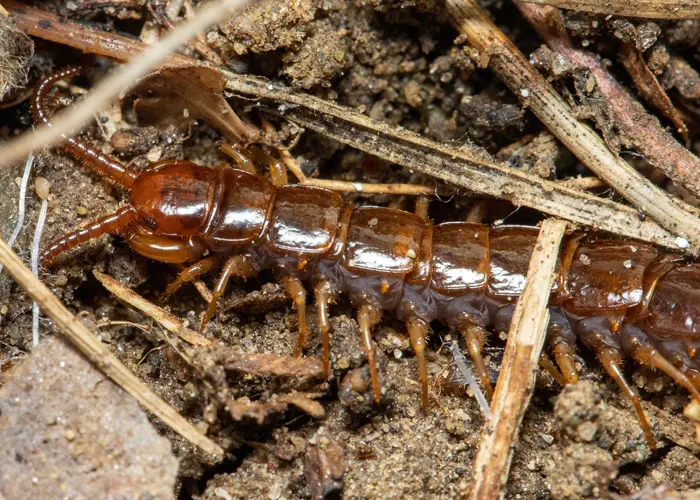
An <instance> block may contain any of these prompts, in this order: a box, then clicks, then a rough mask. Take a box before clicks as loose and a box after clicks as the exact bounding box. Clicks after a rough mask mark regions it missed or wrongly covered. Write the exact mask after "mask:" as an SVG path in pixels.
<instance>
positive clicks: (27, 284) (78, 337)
mask: <svg viewBox="0 0 700 500" xmlns="http://www.w3.org/2000/svg"><path fill="white" fill-rule="evenodd" d="M0 262H2V263H3V264H4V265H5V267H6V268H7V271H8V272H9V273H10V274H11V275H12V277H13V278H14V279H15V281H16V282H17V284H18V285H19V286H21V287H22V288H23V289H24V290H25V291H26V292H27V293H28V294H29V296H30V297H31V298H32V299H33V300H34V301H36V302H38V303H39V305H40V307H41V309H42V310H43V311H44V313H45V314H46V315H47V316H48V317H49V318H51V320H52V321H53V322H54V323H55V324H56V325H57V326H58V328H59V329H60V330H61V332H62V333H63V334H64V335H65V336H66V337H67V338H68V339H69V340H70V341H71V342H72V343H73V344H74V345H75V346H76V347H77V348H78V350H79V351H80V352H82V353H83V354H84V355H85V357H87V358H88V359H89V360H90V361H91V362H92V363H94V364H95V366H97V367H98V368H99V369H100V370H101V371H102V372H103V373H104V374H105V375H107V376H108V377H110V378H111V379H112V380H113V381H114V382H115V383H116V384H117V385H119V386H120V387H121V388H122V389H124V390H125V391H126V392H128V393H129V394H131V395H132V396H133V397H134V398H135V399H136V400H137V401H138V402H139V403H141V404H142V405H143V406H144V407H145V408H146V409H147V410H149V411H150V412H152V413H153V414H154V415H155V416H156V417H158V418H159V419H161V420H162V421H163V423H165V424H166V425H168V426H169V427H170V428H171V429H173V430H174V431H175V432H177V433H178V434H180V435H181V436H182V437H184V438H185V439H187V440H188V441H189V442H191V443H192V444H194V445H196V446H198V447H200V448H201V449H202V450H204V451H205V452H207V453H211V454H212V455H217V456H222V455H223V454H224V450H223V449H221V447H220V446H219V445H217V444H216V443H215V442H213V441H212V440H210V439H209V438H207V437H206V436H204V435H202V434H201V433H200V432H199V431H198V430H197V429H196V428H195V427H194V426H193V425H192V424H190V423H189V422H188V421H187V420H185V419H184V418H183V417H182V416H181V415H180V414H179V413H178V412H177V411H175V409H173V408H172V407H170V406H169V405H168V404H167V403H166V402H165V401H163V400H162V399H160V398H159V397H158V396H157V395H156V394H155V393H153V392H152V391H151V390H150V389H149V388H148V387H147V386H146V385H144V384H143V382H141V381H140V380H139V379H138V378H137V377H136V376H135V375H134V374H133V373H132V372H131V371H129V369H128V368H127V367H126V366H124V365H123V364H122V362H121V361H119V359H118V358H117V357H116V356H115V355H114V354H112V353H111V352H110V351H109V349H107V347H105V346H104V345H103V344H102V343H101V342H100V341H99V340H97V338H96V337H95V336H94V335H93V333H92V332H90V331H89V330H88V329H87V328H86V327H85V325H83V324H82V323H81V322H80V321H79V320H78V319H77V318H76V317H75V316H73V315H72V314H71V313H70V311H68V309H66V307H65V306H64V305H63V304H61V302H60V301H59V300H58V299H57V298H56V297H55V296H54V295H53V294H52V293H51V291H50V290H49V289H48V288H47V287H46V285H44V284H43V283H42V282H41V281H39V280H38V279H37V278H36V277H34V275H33V274H32V272H31V271H30V270H29V269H28V268H27V266H25V265H24V264H23V263H22V261H21V260H20V259H19V257H18V256H17V254H16V253H14V252H13V251H12V250H11V249H10V248H9V247H8V246H7V244H6V243H5V242H4V241H2V240H0Z"/></svg>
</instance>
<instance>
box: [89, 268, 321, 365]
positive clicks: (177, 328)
mask: <svg viewBox="0 0 700 500" xmlns="http://www.w3.org/2000/svg"><path fill="white" fill-rule="evenodd" d="M93 274H94V275H95V277H96V278H97V280H98V281H99V282H100V283H102V285H103V286H104V287H105V288H106V289H107V290H109V291H110V292H111V293H113V294H114V295H115V296H116V297H117V298H118V299H120V300H122V301H124V302H126V303H127V304H129V305H130V306H132V307H134V308H135V309H138V310H139V311H141V312H142V313H144V314H146V315H147V316H149V317H151V318H153V319H154V320H155V321H157V322H158V323H160V325H161V326H163V327H164V328H165V329H166V330H168V331H170V332H172V333H174V334H176V335H177V336H178V337H179V338H180V339H181V340H184V341H185V342H187V343H189V344H192V345H194V346H196V347H201V348H206V347H214V348H216V349H217V350H218V351H220V352H221V353H223V352H226V353H227V355H226V356H220V358H221V359H222V361H221V363H222V365H223V366H225V367H226V369H227V370H234V371H240V372H244V373H250V374H253V375H261V376H262V375H273V376H278V377H312V378H314V377H320V376H321V375H323V364H322V363H321V360H319V359H308V358H289V357H287V356H278V355H276V354H255V353H246V354H245V355H244V356H243V355H241V354H240V353H237V352H229V351H230V350H229V349H228V348H226V347H224V346H221V345H218V344H217V345H215V344H214V343H213V342H211V341H210V340H209V339H207V338H206V337H203V336H202V335H201V334H199V333H197V332H195V331H194V330H190V329H189V328H187V327H184V326H182V324H181V323H180V322H179V321H177V319H175V318H174V317H173V316H172V315H170V314H168V313H167V312H165V311H163V310H162V309H161V308H160V307H158V306H156V305H155V304H153V303H151V302H149V301H148V300H146V299H144V298H143V297H141V296H140V295H138V294H137V293H136V292H134V291H133V290H131V289H129V288H127V287H125V286H124V285H122V284H121V283H119V282H118V281H117V280H115V279H114V278H112V277H111V276H108V275H106V274H104V273H101V272H99V271H93ZM164 340H165V341H166V342H169V343H170V344H171V345H172V342H171V341H170V339H168V338H167V337H166V338H164ZM174 347H175V346H174ZM177 347H178V348H179V349H180V351H182V352H181V354H182V355H184V357H185V358H186V359H187V360H188V361H190V362H192V363H195V364H196V361H194V360H193V359H192V357H193V356H194V352H193V351H192V350H191V349H187V348H185V347H184V346H177ZM188 358H189V359H188ZM203 371H204V370H203Z"/></svg>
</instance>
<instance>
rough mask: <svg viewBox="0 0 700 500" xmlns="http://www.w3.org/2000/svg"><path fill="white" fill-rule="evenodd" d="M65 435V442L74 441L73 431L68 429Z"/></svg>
mask: <svg viewBox="0 0 700 500" xmlns="http://www.w3.org/2000/svg"><path fill="white" fill-rule="evenodd" d="M65 435H66V440H67V441H73V440H74V439H75V431H73V430H71V429H68V430H67V431H66V434H65Z"/></svg>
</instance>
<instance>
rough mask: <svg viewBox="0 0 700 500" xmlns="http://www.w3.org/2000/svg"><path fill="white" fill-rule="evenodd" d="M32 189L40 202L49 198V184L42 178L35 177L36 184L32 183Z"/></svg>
mask: <svg viewBox="0 0 700 500" xmlns="http://www.w3.org/2000/svg"><path fill="white" fill-rule="evenodd" d="M34 189H35V191H36V195H37V196H38V197H39V198H41V199H42V200H45V199H46V198H48V197H49V189H51V182H49V180H48V179H46V178H44V177H37V178H36V182H35V183H34Z"/></svg>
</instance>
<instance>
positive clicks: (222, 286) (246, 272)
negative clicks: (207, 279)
mask: <svg viewBox="0 0 700 500" xmlns="http://www.w3.org/2000/svg"><path fill="white" fill-rule="evenodd" d="M255 272H256V271H255V268H254V267H253V266H252V264H251V263H250V259H249V258H248V256H246V255H234V256H233V257H231V258H230V259H228V260H227V261H226V264H224V268H223V270H222V271H221V275H219V280H218V281H217V282H216V286H215V287H214V290H213V291H212V294H211V301H210V302H209V307H207V312H206V313H205V314H204V316H203V317H202V323H201V325H200V327H199V329H200V331H203V330H204V327H205V326H207V323H208V322H209V320H210V319H211V317H212V316H213V315H214V312H215V311H216V305H217V304H218V302H219V298H220V297H221V295H223V293H224V290H226V285H227V284H228V280H229V278H231V276H237V277H239V278H248V277H251V276H254V275H255Z"/></svg>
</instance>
